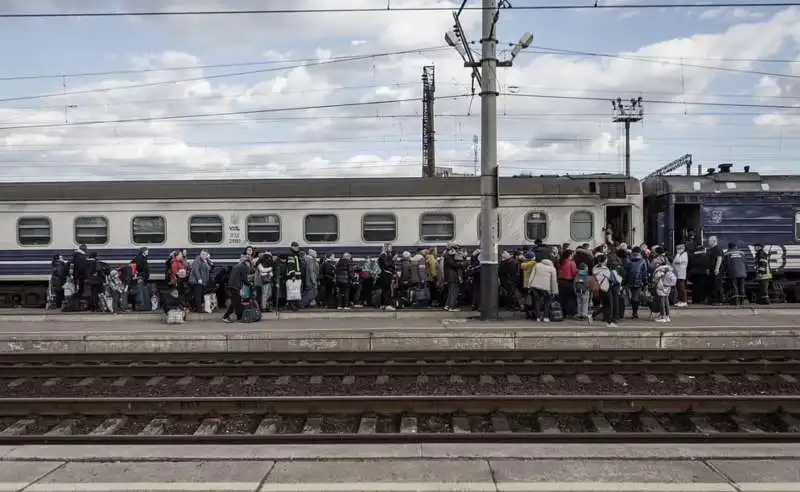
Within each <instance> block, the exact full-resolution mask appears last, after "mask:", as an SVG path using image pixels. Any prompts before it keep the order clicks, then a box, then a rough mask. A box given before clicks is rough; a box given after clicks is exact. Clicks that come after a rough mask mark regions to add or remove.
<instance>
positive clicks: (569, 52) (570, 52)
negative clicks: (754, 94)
mask: <svg viewBox="0 0 800 492" xmlns="http://www.w3.org/2000/svg"><path fill="white" fill-rule="evenodd" d="M531 50H532V51H531V53H539V54H558V55H572V56H583V57H596V58H611V59H617V60H628V61H637V62H644V63H659V64H662V65H674V66H682V67H688V68H700V69H703V70H716V71H720V72H732V73H742V74H751V75H766V76H770V77H780V78H790V79H800V75H797V74H791V73H783V72H770V71H765V70H754V69H747V68H734V67H722V66H718V65H703V64H698V63H690V62H683V61H680V60H667V59H660V58H655V57H642V56H636V55H624V54H613V53H593V52H590V51H576V50H566V49H560V48H546V47H532V48H531Z"/></svg>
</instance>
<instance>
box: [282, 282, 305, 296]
mask: <svg viewBox="0 0 800 492" xmlns="http://www.w3.org/2000/svg"><path fill="white" fill-rule="evenodd" d="M302 288H303V282H302V281H301V280H297V279H289V280H287V281H286V300H287V301H299V300H300V299H302V298H303V294H302V292H301V291H302Z"/></svg>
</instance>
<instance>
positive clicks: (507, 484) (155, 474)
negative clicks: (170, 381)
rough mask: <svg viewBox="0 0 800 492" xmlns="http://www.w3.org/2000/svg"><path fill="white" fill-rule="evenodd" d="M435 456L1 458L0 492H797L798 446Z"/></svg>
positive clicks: (352, 449) (408, 448) (413, 451)
mask: <svg viewBox="0 0 800 492" xmlns="http://www.w3.org/2000/svg"><path fill="white" fill-rule="evenodd" d="M435 447H436V448H438V451H433V452H431V451H429V450H428V448H429V446H428V445H425V444H423V445H397V446H380V447H378V446H347V445H338V446H337V445H329V446H221V447H220V446H168V447H153V446H141V447H139V446H89V447H87V446H77V447H73V446H23V447H18V448H13V447H12V448H7V449H0V454H2V457H0V491H12V490H13V491H23V492H37V491H38V492H56V491H59V492H60V491H87V492H88V491H96V492H100V491H103V492H117V491H134V490H136V491H167V490H169V491H209V492H211V491H214V492H227V491H237V492H238V491H252V492H278V491H281V492H284V491H297V492H301V491H302V492H315V491H318V492H323V491H325V492H328V491H330V492H344V491H352V492H356V491H359V492H361V491H373V492H383V491H397V492H401V491H403V492H407V491H408V492H410V491H420V492H427V491H453V492H456V491H458V492H471V491H481V492H483V491H486V492H501V491H503V492H516V491H536V492H556V491H558V492H564V491H573V492H583V491H585V492H590V491H592V492H596V491H601V492H602V491H608V492H611V491H614V492H627V491H631V492H632V491H638V492H651V491H652V492H657V491H658V492H664V491H674V492H693V491H694V492H759V491H772V492H789V491H792V492H796V491H800V446H797V445H788V446H783V445H782V446H768V445H733V446H725V445H723V446H711V445H666V446H655V445H651V444H642V445H628V446H624V445H623V446H619V445H617V446H612V445H574V444H572V445H570V444H567V445H558V446H552V445H498V446H493V447H491V449H490V450H488V452H481V451H480V448H483V447H485V446H470V445H464V444H457V445H443V444H439V445H436V446H435Z"/></svg>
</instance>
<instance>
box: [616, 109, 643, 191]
mask: <svg viewBox="0 0 800 492" xmlns="http://www.w3.org/2000/svg"><path fill="white" fill-rule="evenodd" d="M611 105H612V106H613V107H614V115H613V117H612V121H613V122H614V123H623V124H624V125H625V176H627V177H629V178H630V177H631V123H636V122H639V121H642V120H643V119H644V108H642V98H641V97H639V98H637V99H631V101H630V104H628V103H627V102H623V101H622V98H621V97H618V98H617V99H616V100H614V99H612V100H611Z"/></svg>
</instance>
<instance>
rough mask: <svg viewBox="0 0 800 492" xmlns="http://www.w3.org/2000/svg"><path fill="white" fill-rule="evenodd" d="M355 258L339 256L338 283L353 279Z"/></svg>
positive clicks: (337, 266) (345, 282)
mask: <svg viewBox="0 0 800 492" xmlns="http://www.w3.org/2000/svg"><path fill="white" fill-rule="evenodd" d="M353 274H354V269H353V260H349V259H347V258H339V261H337V262H336V283H337V284H349V283H350V282H352V281H353Z"/></svg>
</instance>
